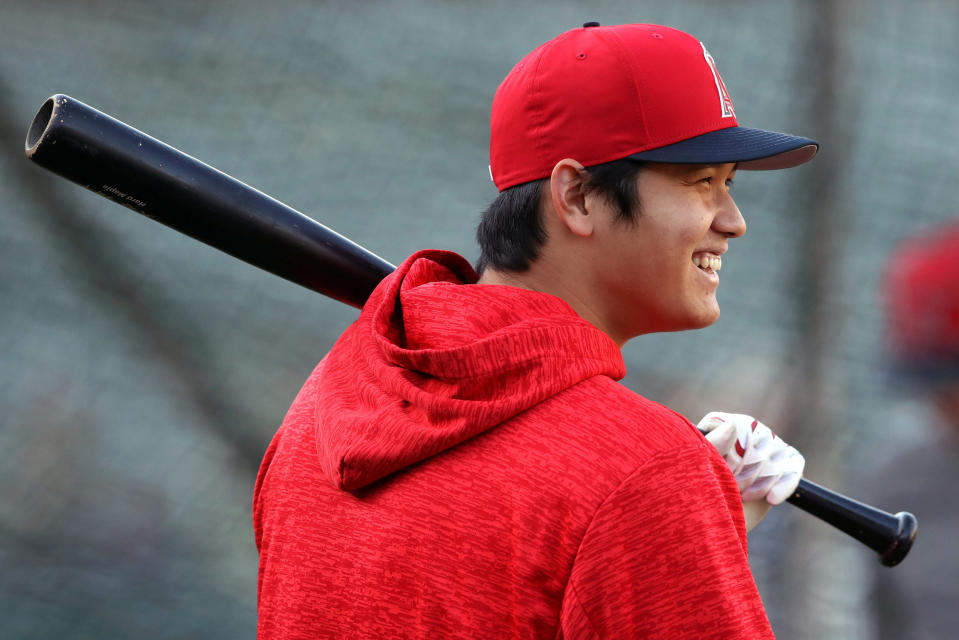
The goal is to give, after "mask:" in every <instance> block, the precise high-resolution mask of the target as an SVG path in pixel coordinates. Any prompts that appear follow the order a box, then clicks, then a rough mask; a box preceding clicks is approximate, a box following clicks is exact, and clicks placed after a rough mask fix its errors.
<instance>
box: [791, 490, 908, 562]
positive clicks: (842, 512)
mask: <svg viewBox="0 0 959 640" xmlns="http://www.w3.org/2000/svg"><path fill="white" fill-rule="evenodd" d="M786 500H787V501H788V502H789V503H791V504H793V505H795V506H797V507H799V508H800V509H802V510H803V511H806V512H807V513H810V514H812V515H814V516H816V517H817V518H819V519H820V520H823V521H824V522H827V523H828V524H831V525H832V526H834V527H836V528H837V529H839V530H840V531H842V532H844V533H847V534H849V535H850V536H852V537H853V538H856V539H857V540H859V541H860V542H862V543H863V544H864V545H866V546H867V547H869V548H870V549H872V550H873V551H875V552H876V553H878V554H879V561H880V562H881V563H882V564H883V565H885V566H887V567H894V566H896V565H897V564H899V563H900V562H901V561H902V559H903V558H905V557H906V554H907V553H909V550H910V549H911V548H912V543H913V541H914V540H915V539H916V534H917V533H918V532H919V524H918V522H917V521H916V516H914V515H912V514H911V513H909V512H907V511H900V512H899V513H897V514H895V515H893V514H891V513H887V512H885V511H883V510H881V509H877V508H875V507H871V506H869V505H867V504H863V503H861V502H858V501H856V500H853V499H852V498H849V497H846V496H844V495H842V494H840V493H837V492H835V491H831V490H829V489H826V488H825V487H822V486H820V485H818V484H816V483H815V482H810V481H809V480H806V479H805V478H802V479H800V480H799V486H798V487H797V488H796V492H795V493H794V494H793V495H791V496H790V497H789V498H787V499H786Z"/></svg>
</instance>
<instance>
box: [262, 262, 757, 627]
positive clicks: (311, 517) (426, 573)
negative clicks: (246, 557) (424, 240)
mask: <svg viewBox="0 0 959 640" xmlns="http://www.w3.org/2000/svg"><path fill="white" fill-rule="evenodd" d="M475 282H476V275H475V273H474V272H473V270H472V268H471V267H470V266H469V264H468V263H467V262H466V261H465V260H463V259H462V258H460V257H459V256H457V255H455V254H451V253H448V252H438V251H430V252H421V253H419V254H416V255H414V256H412V257H411V258H410V259H409V260H407V261H406V262H404V264H403V265H401V266H400V267H399V268H398V269H397V271H396V272H395V273H394V274H392V275H391V276H390V277H388V278H387V279H386V280H384V281H383V282H382V283H381V284H380V286H379V287H377V289H376V291H375V292H374V294H373V295H372V296H371V298H370V300H369V301H368V303H367V304H366V306H365V307H364V309H363V311H362V313H361V315H360V317H359V318H358V319H357V321H356V322H355V323H354V324H353V325H352V326H351V327H350V328H349V329H348V330H347V331H346V332H345V333H344V334H343V336H342V337H341V339H340V340H339V341H338V342H337V344H336V345H335V346H334V348H333V349H332V350H331V351H330V353H329V354H327V356H326V357H325V358H324V359H323V360H322V361H321V362H320V364H319V365H318V366H317V368H316V369H315V370H314V372H313V374H312V375H311V376H310V378H309V379H308V380H307V383H306V384H305V385H304V387H303V389H302V390H301V392H300V394H299V395H298V396H297V398H296V400H295V401H294V403H293V406H292V407H291V409H290V412H289V413H288V415H287V418H286V420H285V421H284V423H283V425H282V426H281V428H280V430H279V431H278V432H277V435H276V437H275V438H274V440H273V442H272V443H271V445H270V448H269V450H268V451H267V455H266V457H265V459H264V462H263V465H262V467H261V469H260V474H259V476H258V478H257V485H256V489H255V496H254V527H255V533H256V542H257V547H258V549H259V551H260V582H259V633H260V637H261V638H274V637H276V638H279V637H282V638H299V637H303V638H306V637H364V638H365V637H391V638H393V637H410V638H420V637H422V638H445V637H462V638H484V637H489V638H510V637H516V638H534V637H546V638H553V637H613V636H615V637H675V638H683V637H698V638H709V637H716V638H719V637H723V638H730V637H733V638H734V637H743V638H745V637H750V638H757V637H759V638H761V637H770V636H771V634H770V632H769V629H768V622H767V621H766V619H765V614H764V613H763V611H762V606H761V603H760V602H759V598H758V593H756V590H755V585H754V584H753V582H752V578H751V575H750V573H749V569H748V564H747V562H746V537H745V527H744V523H743V519H742V508H741V505H740V502H739V494H738V490H737V488H736V485H735V481H734V480H733V478H732V475H731V474H730V473H729V472H728V469H727V468H726V466H725V463H724V462H723V461H722V459H721V458H720V457H719V456H718V454H716V452H715V450H714V449H713V448H712V447H711V446H710V445H709V444H708V443H706V442H705V440H704V439H703V438H702V437H701V436H700V435H699V434H698V432H696V430H695V428H694V427H693V426H692V425H691V424H689V422H688V421H686V420H685V419H684V418H682V417H681V416H679V415H677V414H675V413H674V412H672V411H671V410H669V409H667V408H665V407H662V406H661V405H658V404H656V403H654V402H651V401H649V400H647V399H645V398H643V397H641V396H639V395H637V394H635V393H633V392H631V391H629V390H628V389H626V388H625V387H623V386H622V385H620V384H619V383H618V382H617V380H618V379H620V378H622V376H623V375H625V369H624V365H623V360H622V356H621V355H620V352H619V349H618V348H617V347H616V345H615V344H614V343H613V342H612V341H611V340H610V339H609V338H608V337H607V336H606V335H605V334H603V333H602V332H600V331H599V330H597V329H596V328H594V327H593V326H592V325H590V324H589V323H587V322H586V321H584V320H582V319H581V318H579V316H577V315H576V313H575V312H574V311H573V310H572V309H571V308H570V307H569V306H568V305H567V304H566V303H565V302H563V301H562V300H560V299H558V298H555V297H553V296H549V295H546V294H541V293H537V292H532V291H526V290H521V289H516V288H512V287H504V286H492V285H477V284H475ZM677 496H679V497H678V498H677ZM663 519H666V520H669V521H670V522H671V524H670V528H671V530H675V531H678V532H679V533H678V534H677V535H676V536H675V537H674V538H673V539H669V540H665V541H663V540H659V541H658V543H656V544H654V543H655V542H656V541H655V536H654V532H655V531H657V526H656V525H657V523H658V522H660V521H662V520H663ZM704 539H707V542H706V543H704V542H703V540H704ZM703 562H704V563H705V564H703ZM702 566H705V567H706V568H705V569H700V567H702ZM675 571H682V572H684V579H683V580H677V579H674V577H671V576H674V572H675ZM703 585H708V589H709V591H708V592H709V593H710V594H717V593H725V595H723V596H722V597H718V598H717V597H713V598H712V603H711V605H709V606H703V602H702V598H701V597H697V593H698V591H700V590H702V589H703ZM676 589H680V591H681V593H680V592H677V591H676ZM625 594H631V596H637V597H636V598H632V599H629V601H628V602H626V601H625V600H624V599H625V598H626V595H625ZM700 595H701V594H700ZM677 597H678V598H681V599H685V601H688V603H689V606H668V607H666V608H665V613H664V610H660V609H658V608H657V607H662V606H663V605H664V603H667V602H673V603H675V602H676V598H677ZM731 602H734V603H735V604H736V609H737V615H736V616H735V617H733V616H731V615H730V614H729V611H730V610H729V606H728V605H729V604H730V603H731ZM666 614H669V615H666ZM610 629H620V630H621V631H622V632H623V633H619V632H613V634H612V636H610V635H609V630H610ZM627 634H628V635H627ZM634 634H639V635H635V636H634ZM659 634H665V635H659Z"/></svg>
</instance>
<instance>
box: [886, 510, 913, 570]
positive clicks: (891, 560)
mask: <svg viewBox="0 0 959 640" xmlns="http://www.w3.org/2000/svg"><path fill="white" fill-rule="evenodd" d="M895 518H896V520H898V521H899V529H898V531H897V532H896V537H895V539H894V540H893V541H892V543H891V544H890V545H889V548H888V549H886V550H885V551H884V552H883V553H880V554H879V561H880V562H881V563H882V564H883V566H886V567H895V566H896V565H897V564H899V563H900V562H902V559H903V558H905V557H906V554H907V553H909V550H910V549H912V543H913V541H914V540H915V539H916V534H917V533H919V522H918V521H917V520H916V516H914V515H912V514H911V513H909V512H908V511H900V512H899V513H897V514H896V515H895Z"/></svg>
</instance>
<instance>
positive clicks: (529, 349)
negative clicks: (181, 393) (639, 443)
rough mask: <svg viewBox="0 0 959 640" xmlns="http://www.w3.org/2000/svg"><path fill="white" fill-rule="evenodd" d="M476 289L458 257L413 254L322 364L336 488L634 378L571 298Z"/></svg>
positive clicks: (326, 441)
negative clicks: (586, 388) (578, 393)
mask: <svg viewBox="0 0 959 640" xmlns="http://www.w3.org/2000/svg"><path fill="white" fill-rule="evenodd" d="M476 280H477V276H476V273H475V271H474V270H473V268H472V267H471V266H470V264H469V263H468V262H467V261H466V260H465V259H464V258H462V257H460V256H459V255H457V254H455V253H451V252H448V251H435V250H430V251H421V252H419V253H416V254H414V255H413V256H411V257H410V258H409V259H407V260H406V261H405V262H404V263H403V264H402V265H400V266H399V268H397V270H396V271H395V272H393V273H392V274H391V275H389V276H388V277H387V278H386V279H384V280H383V281H382V282H381V283H380V284H379V285H378V286H377V288H376V289H375V290H374V291H373V293H372V295H371V296H370V298H369V300H368V301H367V303H366V305H365V306H364V307H363V311H362V312H361V313H360V317H359V318H358V319H357V320H356V322H355V323H354V324H353V325H351V326H350V327H349V329H347V330H346V332H344V334H343V336H342V337H341V338H340V339H339V341H337V343H336V345H334V347H333V349H332V350H331V351H330V353H329V354H327V356H326V357H325V358H324V359H323V361H322V362H321V363H320V365H319V366H318V367H317V369H316V371H315V372H314V374H313V376H314V377H315V380H313V381H311V382H314V384H315V386H314V388H315V389H316V396H315V411H314V412H313V416H314V418H315V424H314V430H315V435H316V448H317V454H318V455H319V457H320V464H321V466H322V468H323V470H324V472H325V473H326V475H327V477H328V478H329V479H330V481H332V482H333V484H334V485H335V486H337V487H339V488H341V489H344V490H355V489H359V488H361V487H363V486H365V485H368V484H370V483H372V482H375V481H376V480H379V479H380V478H383V477H384V476H387V475H389V474H390V473H393V472H394V471H397V470H399V469H402V468H405V467H407V466H409V465H411V464H414V463H416V462H419V461H420V460H424V459H426V458H428V457H430V456H433V455H436V454H438V453H440V452H442V451H444V450H446V449H448V448H450V447H454V446H456V445H457V444H459V443H461V442H463V441H464V440H466V439H468V438H471V437H473V436H476V435H478V434H480V433H482V432H484V431H486V430H488V429H491V428H494V427H495V426H496V425H498V424H500V423H502V422H504V421H505V420H508V419H509V418H511V417H513V416H515V415H517V414H518V413H521V412H523V411H525V410H527V409H529V408H530V407H532V406H534V405H536V404H538V403H540V402H542V401H543V400H545V399H546V398H549V397H551V396H553V395H555V394H557V393H559V392H561V391H563V390H564V389H567V388H569V387H571V386H573V385H575V384H577V383H578V382H581V381H582V380H586V379H588V378H591V377H594V376H598V375H606V376H609V377H611V378H613V379H616V380H619V379H621V378H622V377H623V376H624V375H625V374H626V370H625V365H624V363H623V358H622V355H621V353H620V351H619V348H618V347H617V346H616V344H615V343H614V342H613V341H612V340H611V339H610V338H609V337H608V336H607V335H606V334H605V333H603V332H602V331H600V330H599V329H597V328H596V327H594V326H593V325H591V324H589V323H588V322H587V321H585V320H583V319H582V318H580V317H579V316H578V315H577V314H576V312H575V311H573V309H572V308H571V307H570V306H569V305H568V304H567V303H566V302H564V301H563V300H561V299H560V298H557V297H555V296H552V295H548V294H544V293H538V292H535V291H528V290H525V289H518V288H515V287H507V286H502V285H479V284H475V283H476Z"/></svg>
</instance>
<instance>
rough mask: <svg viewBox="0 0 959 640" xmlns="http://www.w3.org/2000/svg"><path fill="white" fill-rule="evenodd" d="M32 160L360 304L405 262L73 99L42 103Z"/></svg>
mask: <svg viewBox="0 0 959 640" xmlns="http://www.w3.org/2000/svg"><path fill="white" fill-rule="evenodd" d="M26 152H27V157H28V158H30V159H31V160H33V161H34V162H36V163H37V164H39V165H40V166H41V167H43V168H45V169H49V170H50V171H52V172H54V173H56V174H58V175H61V176H63V177H64V178H66V179H68V180H72V181H73V182H76V183H77V184H79V185H80V186H82V187H86V188H87V189H90V190H91V191H94V192H96V193H98V194H100V195H101V196H103V197H105V198H109V199H110V200H113V201H114V202H117V203H119V204H122V205H123V206H125V207H128V208H130V209H133V210H134V211H136V212H137V213H141V214H143V215H145V216H147V217H148V218H152V219H153V220H156V221H157V222H160V223H163V224H165V225H167V226H168V227H172V228H174V229H176V230H177V231H179V232H181V233H185V234H186V235H188V236H190V237H192V238H196V239H197V240H199V241H201V242H205V243H206V244H208V245H211V246H213V247H216V248H217V249H219V250H221V251H225V252H226V253H228V254H230V255H231V256H234V257H236V258H239V259H240V260H244V261H246V262H249V263H250V264H252V265H254V266H256V267H259V268H261V269H264V270H266V271H269V272H270V273H272V274H275V275H278V276H280V277H281V278H286V279H287V280H290V281H292V282H295V283H297V284H300V285H303V286H304V287H307V288H308V289H312V290H313V291H316V292H318V293H322V294H323V295H326V296H329V297H331V298H335V299H336V300H339V301H340V302H345V303H347V304H349V305H352V306H354V307H357V308H359V307H362V306H363V303H364V302H365V301H366V299H367V298H368V297H369V295H370V293H372V292H373V289H374V288H375V287H376V285H377V284H378V283H379V282H380V280H382V279H383V278H384V277H386V276H387V275H388V274H390V273H391V272H392V271H393V270H394V269H395V268H396V267H395V266H394V265H392V264H390V263H389V262H387V261H386V260H383V259H382V258H380V257H379V256H377V255H375V254H373V253H371V252H369V251H367V250H366V249H364V248H363V247H361V246H359V245H358V244H356V243H354V242H351V241H350V240H348V239H347V238H344V237H343V236H341V235H340V234H338V233H336V232H335V231H333V230H332V229H329V228H327V227H325V226H323V225H321V224H320V223H318V222H316V221H314V220H312V219H311V218H308V217H307V216H305V215H303V214H302V213H300V212H299V211H296V210H295V209H292V208H290V207H288V206H286V205H285V204H283V203H282V202H279V201H277V200H274V199H273V198H271V197H269V196H267V195H266V194H264V193H262V192H260V191H257V190H256V189H253V188H252V187H250V186H247V185H246V184H244V183H242V182H240V181H239V180H236V179H235V178H232V177H230V176H228V175H227V174H225V173H223V172H221V171H218V170H216V169H214V168H213V167H211V166H209V165H207V164H204V163H202V162H200V161H199V160H197V159H196V158H193V157H191V156H188V155H187V154H185V153H183V152H181V151H179V150H177V149H174V148H173V147H171V146H169V145H167V144H164V143H163V142H160V141H159V140H157V139H155V138H151V137H150V136H148V135H146V134H145V133H143V132H141V131H137V130H136V129H134V128H133V127H130V126H127V125H126V124H124V123H122V122H120V121H119V120H116V119H114V118H111V117H110V116H108V115H106V114H105V113H101V112H99V111H97V110H96V109H94V108H92V107H90V106H88V105H85V104H83V103H82V102H80V101H79V100H75V99H73V98H71V97H69V96H65V95H62V94H58V95H55V96H52V97H50V98H48V99H47V100H46V102H44V103H43V106H41V107H40V110H39V111H38V112H37V115H36V117H34V119H33V123H32V124H31V125H30V129H29V131H28V132H27V140H26Z"/></svg>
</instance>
